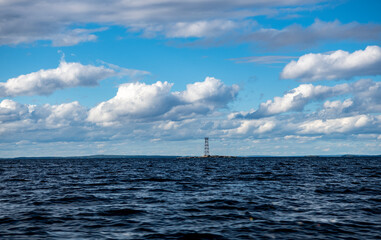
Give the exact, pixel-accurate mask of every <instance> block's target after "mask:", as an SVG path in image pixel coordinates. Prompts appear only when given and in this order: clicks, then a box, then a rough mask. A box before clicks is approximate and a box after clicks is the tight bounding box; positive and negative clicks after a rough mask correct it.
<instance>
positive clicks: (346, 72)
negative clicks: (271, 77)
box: [281, 46, 381, 82]
mask: <svg viewBox="0 0 381 240" xmlns="http://www.w3.org/2000/svg"><path fill="white" fill-rule="evenodd" d="M380 74H381V48H380V47H379V46H368V47H366V48H365V50H358V51H355V52H353V53H349V52H346V51H342V50H338V51H335V52H332V53H329V54H320V53H319V54H313V53H310V54H306V55H303V56H301V57H300V58H299V59H298V60H297V61H291V62H290V63H289V64H287V65H286V67H284V69H283V71H282V73H281V78H283V79H299V80H300V81H303V82H311V81H317V80H334V79H351V78H353V77H356V76H367V75H380Z"/></svg>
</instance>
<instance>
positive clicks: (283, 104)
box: [232, 84, 352, 118]
mask: <svg viewBox="0 0 381 240" xmlns="http://www.w3.org/2000/svg"><path fill="white" fill-rule="evenodd" d="M351 89H352V88H351V86H350V85H349V84H340V85H336V86H333V87H328V86H322V85H318V86H314V85H312V84H302V85H300V86H299V87H297V88H294V89H292V90H291V91H289V92H288V93H286V94H285V95H284V96H282V97H274V99H273V100H267V101H266V102H264V103H261V104H260V105H259V108H258V109H257V110H256V111H252V112H250V113H238V114H235V115H233V116H232V117H236V118H263V117H267V116H272V115H276V114H280V113H285V112H289V111H302V110H303V109H304V107H305V105H307V104H308V103H310V102H311V101H316V100H323V99H326V98H329V97H335V96H339V95H342V94H345V93H348V92H350V90H351Z"/></svg>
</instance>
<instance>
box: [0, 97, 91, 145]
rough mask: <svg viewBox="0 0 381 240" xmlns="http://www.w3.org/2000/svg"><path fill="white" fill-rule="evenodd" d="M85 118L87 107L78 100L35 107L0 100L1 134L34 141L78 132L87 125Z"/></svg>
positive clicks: (62, 136) (63, 136)
mask: <svg viewBox="0 0 381 240" xmlns="http://www.w3.org/2000/svg"><path fill="white" fill-rule="evenodd" d="M86 117H87V110H86V108H84V107H83V106H81V105H80V104H79V103H78V102H71V103H64V104H59V105H50V104H45V105H42V106H36V105H29V104H20V103H17V102H15V101H13V100H10V99H4V100H3V101H1V102H0V135H1V136H3V138H4V136H5V134H7V136H8V137H7V138H9V139H13V138H17V137H20V138H21V139H23V140H30V139H31V140H33V141H40V140H41V141H44V139H46V138H48V139H55V138H56V137H59V138H67V137H68V136H69V135H71V133H72V134H74V133H75V132H78V131H77V130H78V129H76V128H79V129H81V128H84V127H85V124H84V123H85V120H86ZM67 129H70V131H67V132H65V130H67ZM50 130H52V131H50ZM74 130H75V131H74ZM39 138H41V139H39ZM3 140H4V141H5V140H6V139H3Z"/></svg>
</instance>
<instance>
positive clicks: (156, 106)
mask: <svg viewBox="0 0 381 240" xmlns="http://www.w3.org/2000/svg"><path fill="white" fill-rule="evenodd" d="M172 85H173V84H171V83H168V82H160V81H158V82H156V83H154V84H151V85H147V84H145V83H140V82H135V83H126V84H123V85H121V86H120V87H119V89H118V92H117V94H116V96H115V97H114V98H112V99H110V100H108V101H106V102H102V103H100V104H99V105H97V106H96V107H94V108H92V109H91V110H90V112H89V117H88V120H89V121H90V122H95V123H98V124H103V125H114V124H116V123H120V122H123V121H124V120H126V119H145V118H149V119H151V120H152V119H163V118H165V119H180V118H184V117H189V116H193V115H194V114H206V113H208V112H211V111H212V110H215V109H216V108H221V107H225V106H226V104H227V103H228V102H230V101H232V100H234V99H235V97H236V95H237V93H238V90H239V88H238V86H237V85H233V86H226V85H225V84H223V83H222V82H221V81H220V80H218V79H215V78H211V77H207V78H206V79H205V80H204V81H203V82H196V83H194V84H188V85H187V89H186V90H185V91H182V92H171V87H172Z"/></svg>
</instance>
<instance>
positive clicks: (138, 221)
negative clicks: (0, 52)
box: [0, 155, 381, 239]
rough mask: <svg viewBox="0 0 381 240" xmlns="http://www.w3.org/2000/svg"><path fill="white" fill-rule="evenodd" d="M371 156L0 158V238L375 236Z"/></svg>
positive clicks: (379, 163) (376, 199)
mask: <svg viewBox="0 0 381 240" xmlns="http://www.w3.org/2000/svg"><path fill="white" fill-rule="evenodd" d="M380 183H381V157H380V156H355V155H353V156H352V155H347V156H340V157H338V156H320V157H314V156H305V157H240V158H227V159H219V158H189V159H187V158H176V157H168V156H128V157H127V156H112V157H110V156H90V157H65V158H60V157H46V158H43V157H33V158H27V157H26V158H25V157H23V158H15V159H1V160H0V239H380V238H381V237H380V236H381V218H380V216H381V184H380Z"/></svg>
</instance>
